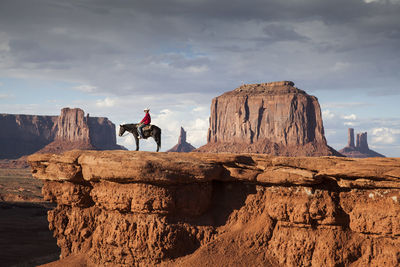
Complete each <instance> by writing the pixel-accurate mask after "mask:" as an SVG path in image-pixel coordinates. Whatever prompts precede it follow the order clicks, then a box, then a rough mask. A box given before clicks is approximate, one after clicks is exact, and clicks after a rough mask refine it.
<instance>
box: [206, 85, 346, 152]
mask: <svg viewBox="0 0 400 267" xmlns="http://www.w3.org/2000/svg"><path fill="white" fill-rule="evenodd" d="M198 151H201V152H235V153H241V152H251V153H267V154H272V155H285V156H328V155H337V156H339V155H340V154H339V153H338V152H337V151H335V150H334V149H333V148H331V147H329V146H328V145H327V141H326V139H325V136H324V127H323V122H322V116H321V108H320V106H319V103H318V99H317V98H316V97H315V96H311V95H308V94H307V93H306V92H305V91H303V90H300V89H298V88H297V87H295V86H294V83H293V82H291V81H280V82H271V83H261V84H246V85H242V86H240V87H238V88H236V89H235V90H233V91H230V92H226V93H224V94H223V95H221V96H218V97H216V98H214V99H213V100H212V103H211V116H210V126H209V130H208V136H207V144H206V145H205V146H203V147H201V148H199V149H198Z"/></svg>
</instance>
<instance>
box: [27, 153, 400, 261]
mask: <svg viewBox="0 0 400 267" xmlns="http://www.w3.org/2000/svg"><path fill="white" fill-rule="evenodd" d="M28 160H29V162H30V165H31V168H32V173H33V176H34V177H35V178H37V179H41V180H43V181H44V187H43V195H44V198H45V199H46V200H50V201H52V202H56V203H57V207H56V208H55V209H54V210H52V211H50V212H49V213H48V221H49V227H50V230H52V231H53V232H54V236H55V237H56V238H57V244H58V246H59V247H60V248H61V259H60V260H59V261H57V262H53V263H49V264H47V265H45V266H154V265H158V266H386V267H388V266H399V265H400V204H399V200H400V159H399V158H367V159H355V158H339V157H314V158H310V157H296V158H294V157H276V156H270V155H261V154H229V153H219V154H211V153H198V152H192V153H152V152H133V151H77V150H74V151H69V152H65V153H63V154H58V155H56V154H34V155H31V156H29V158H28Z"/></svg>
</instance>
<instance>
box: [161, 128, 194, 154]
mask: <svg viewBox="0 0 400 267" xmlns="http://www.w3.org/2000/svg"><path fill="white" fill-rule="evenodd" d="M195 149H196V148H195V147H194V146H192V145H191V144H189V143H188V142H187V141H186V131H185V130H184V129H183V128H182V127H181V133H180V135H179V138H178V144H176V145H175V146H174V147H172V148H171V149H169V150H168V151H167V152H191V151H193V150H195Z"/></svg>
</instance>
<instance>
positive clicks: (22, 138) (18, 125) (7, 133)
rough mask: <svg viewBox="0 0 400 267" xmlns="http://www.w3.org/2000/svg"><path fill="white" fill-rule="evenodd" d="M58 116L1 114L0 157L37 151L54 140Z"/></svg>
mask: <svg viewBox="0 0 400 267" xmlns="http://www.w3.org/2000/svg"><path fill="white" fill-rule="evenodd" d="M56 122H57V116H36V115H14V114H0V147H1V149H0V159H16V158H19V157H21V156H23V155H28V154H32V153H35V152H36V151H38V150H40V149H41V148H43V147H44V146H46V145H48V144H49V143H51V142H52V141H53V140H54V137H55V134H56V131H55V130H54V128H53V127H54V124H55V123H56Z"/></svg>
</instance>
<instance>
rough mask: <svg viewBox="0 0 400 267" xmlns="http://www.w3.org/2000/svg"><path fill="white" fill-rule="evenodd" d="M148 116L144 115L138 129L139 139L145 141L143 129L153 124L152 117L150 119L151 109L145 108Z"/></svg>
mask: <svg viewBox="0 0 400 267" xmlns="http://www.w3.org/2000/svg"><path fill="white" fill-rule="evenodd" d="M143 111H144V112H145V113H146V115H144V118H143V119H142V120H141V121H140V123H139V125H138V127H137V129H138V133H139V139H143V127H144V126H146V125H149V124H150V122H151V117H150V113H149V112H150V109H149V108H145V109H144V110H143Z"/></svg>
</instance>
